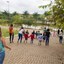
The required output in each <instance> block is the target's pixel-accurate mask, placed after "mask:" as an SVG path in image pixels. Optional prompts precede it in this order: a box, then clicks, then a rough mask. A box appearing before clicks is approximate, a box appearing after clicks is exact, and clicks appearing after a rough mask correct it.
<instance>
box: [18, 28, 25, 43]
mask: <svg viewBox="0 0 64 64" xmlns="http://www.w3.org/2000/svg"><path fill="white" fill-rule="evenodd" d="M23 35H24V28H23V27H21V28H20V30H19V32H18V41H17V43H19V41H20V43H21V42H22V37H23Z"/></svg>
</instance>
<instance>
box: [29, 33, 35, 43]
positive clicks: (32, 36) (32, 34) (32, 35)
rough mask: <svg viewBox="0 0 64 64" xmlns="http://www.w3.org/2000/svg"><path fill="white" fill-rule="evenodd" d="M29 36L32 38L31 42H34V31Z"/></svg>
mask: <svg viewBox="0 0 64 64" xmlns="http://www.w3.org/2000/svg"><path fill="white" fill-rule="evenodd" d="M29 37H30V39H31V41H30V43H31V44H33V41H34V33H33V32H32V33H31V35H30V36H29Z"/></svg>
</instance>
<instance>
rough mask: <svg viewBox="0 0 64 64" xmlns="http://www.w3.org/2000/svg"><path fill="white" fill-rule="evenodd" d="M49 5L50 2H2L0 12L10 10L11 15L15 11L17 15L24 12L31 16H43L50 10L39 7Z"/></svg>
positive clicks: (35, 0)
mask: <svg viewBox="0 0 64 64" xmlns="http://www.w3.org/2000/svg"><path fill="white" fill-rule="evenodd" d="M8 1H9V3H8ZM52 1H54V0H52ZM49 3H50V0H0V10H1V11H4V10H6V11H8V10H9V12H11V13H12V12H15V11H16V12H17V13H23V12H24V11H28V12H29V13H30V14H32V13H35V12H38V13H39V14H43V13H44V12H45V11H47V10H49V8H47V9H42V8H39V6H41V5H46V4H49Z"/></svg>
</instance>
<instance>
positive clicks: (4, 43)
mask: <svg viewBox="0 0 64 64" xmlns="http://www.w3.org/2000/svg"><path fill="white" fill-rule="evenodd" d="M2 43H3V45H4V47H5V48H7V49H9V50H11V48H10V47H9V46H7V45H6V42H5V39H4V38H2Z"/></svg>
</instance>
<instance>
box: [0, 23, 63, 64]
mask: <svg viewBox="0 0 64 64" xmlns="http://www.w3.org/2000/svg"><path fill="white" fill-rule="evenodd" d="M54 33H55V32H54ZM50 35H51V32H50V29H49V28H48V29H46V28H44V30H43V32H42V33H41V32H40V31H36V32H35V31H34V30H33V31H32V32H31V33H30V32H29V31H28V30H26V31H25V29H24V28H23V27H21V28H20V29H19V31H18V40H17V43H22V40H23V39H24V43H27V41H28V38H30V43H31V44H33V41H34V39H37V40H38V41H39V42H38V45H41V43H42V41H43V42H45V45H46V46H47V45H49V39H50ZM9 36H10V38H9V41H10V43H13V42H14V29H13V24H11V25H10V26H9ZM58 37H59V42H60V43H62V40H63V30H58ZM4 47H5V48H8V49H9V50H11V48H10V47H9V46H7V45H6V42H5V39H4V38H3V37H2V31H1V28H0V64H3V61H4V58H5V49H4Z"/></svg>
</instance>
